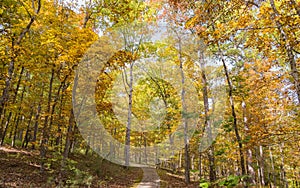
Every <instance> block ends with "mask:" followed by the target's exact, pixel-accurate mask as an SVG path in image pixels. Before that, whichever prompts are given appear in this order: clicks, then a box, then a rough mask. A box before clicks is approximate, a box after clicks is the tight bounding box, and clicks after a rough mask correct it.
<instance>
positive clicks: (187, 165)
mask: <svg viewBox="0 0 300 188" xmlns="http://www.w3.org/2000/svg"><path fill="white" fill-rule="evenodd" d="M181 43H182V41H181V37H180V36H178V45H179V49H178V50H179V54H178V57H179V63H180V65H179V68H180V76H181V105H182V112H183V113H182V117H183V125H184V159H185V169H184V176H185V182H186V183H187V184H189V183H190V154H189V140H188V121H187V118H186V117H185V116H186V115H185V114H186V113H187V107H186V104H185V92H186V91H185V75H184V71H183V60H182V47H181V45H182V44H181Z"/></svg>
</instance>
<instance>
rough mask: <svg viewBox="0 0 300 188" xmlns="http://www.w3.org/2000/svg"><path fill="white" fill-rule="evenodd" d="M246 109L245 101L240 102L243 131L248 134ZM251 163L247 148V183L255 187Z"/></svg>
mask: <svg viewBox="0 0 300 188" xmlns="http://www.w3.org/2000/svg"><path fill="white" fill-rule="evenodd" d="M246 108H247V107H246V103H245V101H242V109H243V122H244V127H245V131H246V132H249V126H248V120H247V110H246ZM252 161H253V155H252V150H251V149H250V148H248V149H247V171H248V175H249V178H248V182H249V183H250V184H253V185H255V171H254V168H253V164H252Z"/></svg>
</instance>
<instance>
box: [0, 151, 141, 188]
mask: <svg viewBox="0 0 300 188" xmlns="http://www.w3.org/2000/svg"><path fill="white" fill-rule="evenodd" d="M50 155H54V153H52V154H50ZM51 158H52V159H49V160H48V161H47V162H46V167H47V170H46V171H45V173H44V174H43V175H41V173H40V166H39V161H40V160H39V156H38V152H37V151H27V150H19V149H13V148H9V147H0V187H55V186H56V185H57V183H58V174H59V171H60V162H61V160H60V159H58V160H57V158H59V157H54V156H51ZM55 158H56V159H55ZM142 176H143V172H142V170H141V169H139V168H130V169H128V170H126V169H124V168H123V167H121V166H118V165H115V164H113V163H110V162H108V161H106V160H102V159H101V158H100V157H98V156H97V155H88V156H85V155H82V154H72V155H70V159H69V160H68V162H67V165H66V168H65V170H64V173H63V183H64V187H88V186H89V185H90V187H131V186H133V185H136V183H137V182H140V181H141V179H142Z"/></svg>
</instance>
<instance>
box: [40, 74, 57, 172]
mask: <svg viewBox="0 0 300 188" xmlns="http://www.w3.org/2000/svg"><path fill="white" fill-rule="evenodd" d="M53 80H54V69H52V73H51V78H50V83H49V93H48V104H47V110H46V116H45V121H44V127H43V132H42V134H43V135H42V142H41V145H40V156H41V173H43V172H44V164H45V160H46V152H47V144H48V137H49V136H48V134H49V130H48V119H49V114H50V112H51V101H52V85H53Z"/></svg>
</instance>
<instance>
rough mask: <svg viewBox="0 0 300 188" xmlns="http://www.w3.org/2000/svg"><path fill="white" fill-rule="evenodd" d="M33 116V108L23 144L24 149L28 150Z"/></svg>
mask: <svg viewBox="0 0 300 188" xmlns="http://www.w3.org/2000/svg"><path fill="white" fill-rule="evenodd" d="M32 115H33V108H31V112H30V115H29V120H28V124H27V127H26V132H25V136H24V139H23V142H22V148H27V145H28V142H29V141H30V139H31V130H30V124H31V120H32Z"/></svg>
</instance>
